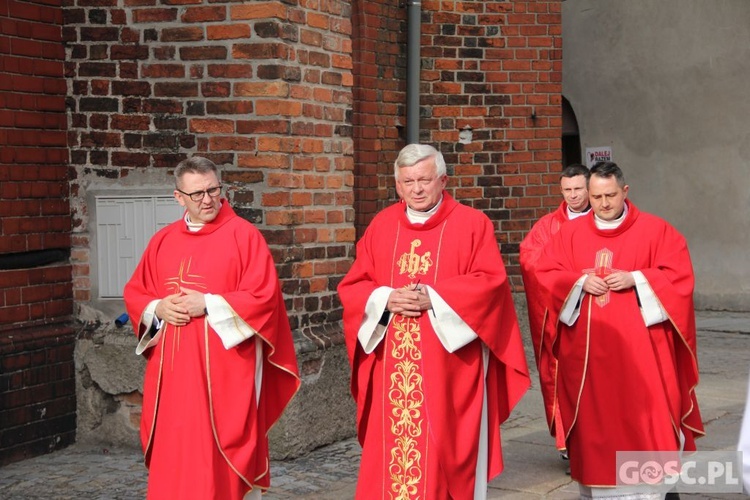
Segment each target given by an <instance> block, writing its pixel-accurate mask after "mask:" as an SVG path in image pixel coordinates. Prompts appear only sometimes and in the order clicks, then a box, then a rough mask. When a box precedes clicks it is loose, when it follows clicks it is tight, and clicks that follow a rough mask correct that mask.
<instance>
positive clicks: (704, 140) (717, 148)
mask: <svg viewBox="0 0 750 500" xmlns="http://www.w3.org/2000/svg"><path fill="white" fill-rule="evenodd" d="M563 94H564V95H565V97H567V98H568V100H569V101H570V103H571V105H572V106H573V109H574V111H575V112H576V116H577V118H578V124H579V127H580V133H581V142H582V144H581V147H582V149H583V150H585V148H586V147H596V146H610V147H611V148H612V155H613V160H614V161H615V162H617V164H618V165H620V167H621V168H622V169H623V171H624V172H625V177H626V180H627V182H628V184H629V185H630V187H631V190H630V194H629V197H630V198H631V200H632V201H633V202H635V203H636V204H637V205H638V206H639V208H641V209H643V210H646V211H648V212H652V213H654V214H656V215H659V216H661V217H663V218H664V219H666V220H668V221H669V222H670V223H672V224H673V225H674V226H675V227H677V229H679V230H680V232H682V233H683V234H684V235H685V237H686V238H687V240H688V244H689V246H690V251H691V255H692V258H693V266H694V267H695V273H696V304H697V306H698V307H700V308H704V309H727V310H743V311H748V310H750V258H749V257H748V254H749V253H750V175H749V174H750V0H627V1H624V0H566V1H565V2H563Z"/></svg>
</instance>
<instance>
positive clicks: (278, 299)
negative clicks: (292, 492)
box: [124, 200, 300, 499]
mask: <svg viewBox="0 0 750 500" xmlns="http://www.w3.org/2000/svg"><path fill="white" fill-rule="evenodd" d="M181 287H183V288H189V289H192V290H197V291H200V292H204V293H211V294H218V295H220V296H221V297H223V298H224V299H225V300H226V301H227V302H228V303H229V305H230V306H231V307H232V309H233V310H234V313H235V314H236V321H238V322H240V321H244V322H245V323H247V324H248V325H250V326H251V327H252V328H253V329H254V330H255V331H257V332H258V333H257V335H256V336H254V337H252V338H250V339H247V340H245V341H243V342H241V343H240V344H239V345H238V346H236V347H234V348H231V349H226V348H224V346H223V344H222V342H221V339H220V338H219V336H218V335H217V333H216V332H215V331H214V330H213V329H212V328H211V327H210V325H209V324H208V321H207V317H205V316H204V317H199V318H194V319H193V320H192V321H191V322H190V323H189V324H188V325H186V326H183V327H177V328H176V327H174V326H172V325H168V324H165V327H164V330H163V332H162V336H161V339H160V341H159V343H158V344H157V345H156V346H154V347H152V348H150V349H148V350H146V351H145V352H144V356H146V358H147V364H146V374H145V380H144V389H143V414H142V417H141V441H142V445H143V450H144V453H145V458H146V465H147V466H148V467H149V484H148V497H149V498H153V499H173V498H201V499H209V498H215V499H240V498H242V496H243V495H244V494H245V493H246V492H247V491H249V490H250V489H251V488H254V487H260V488H261V489H266V488H268V486H269V484H270V476H269V458H268V456H269V455H268V439H267V433H268V431H269V429H270V428H271V426H272V425H273V424H274V423H275V422H276V420H278V418H279V416H280V415H281V413H282V411H283V410H284V408H285V407H286V405H287V404H288V403H289V401H290V400H291V398H292V396H293V395H294V394H295V392H296V391H297V389H298V387H299V383H300V382H299V377H298V374H297V373H298V372H297V362H296V357H295V351H294V344H293V342H292V336H291V331H290V328H289V321H288V319H287V315H286V309H285V307H284V301H283V298H282V295H281V291H280V288H279V281H278V277H277V275H276V269H275V267H274V263H273V260H272V258H271V254H270V253H269V250H268V247H267V245H266V242H265V240H264V239H263V237H262V235H261V234H260V232H259V231H258V230H257V229H256V228H255V227H254V226H253V225H252V224H250V223H249V222H247V221H246V220H244V219H242V218H240V217H238V216H237V215H236V214H235V213H234V211H233V210H232V208H231V207H230V206H229V204H228V203H227V201H226V200H223V203H222V207H221V210H220V212H219V215H218V216H217V218H216V219H215V220H214V221H212V222H210V223H208V224H206V225H205V226H204V227H203V228H202V229H201V230H200V231H198V232H190V231H188V229H187V227H186V224H185V221H184V220H179V221H177V222H175V223H173V224H171V225H170V226H168V227H166V228H164V229H162V230H161V231H159V232H158V233H157V234H156V235H154V237H153V238H152V239H151V241H150V242H149V245H148V248H147V249H146V251H145V253H144V255H143V258H142V259H141V262H140V263H139V264H138V267H137V268H136V270H135V272H134V273H133V277H132V278H131V279H130V281H129V282H128V284H127V285H126V286H125V292H124V298H125V303H126V306H127V310H128V314H129V315H130V317H131V318H132V319H133V321H134V323H133V324H134V325H138V326H139V327H140V331H138V332H137V334H138V336H139V338H140V337H141V336H142V335H143V334H144V332H145V330H146V328H145V327H144V326H143V325H142V324H141V322H140V319H141V318H142V315H143V312H144V310H145V309H146V306H148V304H149V303H150V302H151V301H152V300H155V299H161V298H163V297H165V296H167V295H170V294H174V293H177V292H178V291H179V290H180V288H181ZM256 337H257V339H259V340H256ZM256 342H257V343H258V344H261V345H262V352H263V356H262V358H261V362H262V363H263V366H262V387H261V390H260V399H259V400H257V394H256V390H255V386H256V380H255V374H256ZM256 400H257V401H258V402H257V403H256Z"/></svg>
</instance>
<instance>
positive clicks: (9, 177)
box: [0, 1, 76, 465]
mask: <svg viewBox="0 0 750 500" xmlns="http://www.w3.org/2000/svg"><path fill="white" fill-rule="evenodd" d="M2 6H3V9H2V12H0V23H2V34H1V35H0V465H2V464H5V463H8V462H11V461H15V460H19V459H21V458H25V457H28V456H30V455H34V454H38V453H40V452H44V451H51V450H53V449H56V448H58V447H61V446H65V445H67V444H69V443H71V442H72V441H73V439H74V437H75V424H76V416H75V384H74V368H73V342H74V339H73V330H72V328H71V325H70V322H71V314H72V311H73V301H72V292H71V289H72V285H71V268H70V265H69V264H68V256H69V253H70V215H69V206H68V183H67V165H66V163H67V158H68V151H67V147H66V123H67V116H66V112H65V95H66V92H67V85H66V81H65V79H64V77H63V61H64V55H65V54H64V50H63V47H62V44H61V29H62V28H61V25H62V10H61V8H60V5H59V4H56V3H55V2H54V1H52V2H47V1H45V2H5V3H3V4H2Z"/></svg>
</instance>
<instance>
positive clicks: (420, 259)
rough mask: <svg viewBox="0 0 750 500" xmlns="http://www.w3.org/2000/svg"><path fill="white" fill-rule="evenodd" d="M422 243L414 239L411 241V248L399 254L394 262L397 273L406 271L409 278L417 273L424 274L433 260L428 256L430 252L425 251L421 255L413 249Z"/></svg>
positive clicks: (430, 254)
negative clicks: (396, 266)
mask: <svg viewBox="0 0 750 500" xmlns="http://www.w3.org/2000/svg"><path fill="white" fill-rule="evenodd" d="M421 245H422V241H421V240H418V239H417V240H414V241H412V242H411V248H409V252H408V253H406V252H405V253H403V254H401V257H399V258H398V261H397V262H396V264H397V265H398V268H399V274H404V273H406V274H407V275H408V276H409V278H414V277H415V276H416V275H417V274H422V275H425V274H427V271H428V270H429V269H430V267H431V266H432V264H433V262H432V259H431V258H430V257H431V256H432V252H429V251H427V252H425V253H424V254H423V255H419V254H418V253H417V252H416V251H415V249H416V248H418V247H420V246H421Z"/></svg>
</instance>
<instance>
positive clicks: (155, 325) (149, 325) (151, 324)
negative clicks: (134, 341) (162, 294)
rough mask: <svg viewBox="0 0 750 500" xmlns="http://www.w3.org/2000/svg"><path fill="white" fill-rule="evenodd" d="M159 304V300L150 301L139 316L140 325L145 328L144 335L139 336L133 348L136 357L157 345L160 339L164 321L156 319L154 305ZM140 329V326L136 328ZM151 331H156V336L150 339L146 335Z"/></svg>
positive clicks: (149, 336)
mask: <svg viewBox="0 0 750 500" xmlns="http://www.w3.org/2000/svg"><path fill="white" fill-rule="evenodd" d="M158 303H159V299H155V300H152V301H151V302H149V303H148V305H147V306H146V309H145V310H144V311H143V315H142V316H141V324H142V325H143V326H145V327H146V333H144V334H143V335H142V336H141V340H140V341H139V342H138V345H137V346H136V347H135V353H136V354H137V355H139V356H140V355H141V354H143V352H144V351H145V350H146V349H150V348H151V347H154V346H155V345H156V344H158V343H159V339H161V332H162V327H163V326H164V320H163V319H159V318H157V317H156V305H157V304H158ZM137 328H138V329H140V325H138V327H137ZM152 329H156V334H155V335H154V336H153V337H152V336H151V335H149V334H148V332H150V331H151V330H152Z"/></svg>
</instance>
